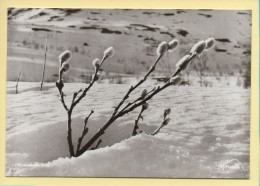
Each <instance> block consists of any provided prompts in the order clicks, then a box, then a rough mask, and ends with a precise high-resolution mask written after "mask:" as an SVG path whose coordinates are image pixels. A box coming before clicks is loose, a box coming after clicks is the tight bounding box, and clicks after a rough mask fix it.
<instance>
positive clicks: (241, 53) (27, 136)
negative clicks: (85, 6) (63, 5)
mask: <svg viewBox="0 0 260 186" xmlns="http://www.w3.org/2000/svg"><path fill="white" fill-rule="evenodd" d="M8 15H9V22H8V76H7V79H8V82H7V124H6V176H65V177H164V178H249V168H250V166H249V165H250V164H249V155H250V153H249V147H250V140H249V139H250V88H249V89H245V88H244V86H243V83H244V79H245V74H246V68H245V67H246V65H247V63H250V61H248V59H249V60H250V51H249V49H250V48H248V47H250V39H251V37H250V32H251V31H250V30H251V26H250V24H251V17H250V16H251V12H250V11H217V10H207V11H205V10H99V9H92V10H80V9H74V10H68V9H9V14H8ZM191 17H192V19H191ZM202 28H203V29H202ZM220 28H222V29H220ZM46 36H47V37H48V43H47V45H48V53H47V71H46V79H45V81H49V82H48V83H47V82H46V83H44V90H43V91H39V89H40V87H39V86H40V83H39V82H38V81H40V77H41V69H42V62H43V53H44V45H45V37H46ZM208 37H215V38H217V39H218V40H216V45H215V48H214V49H213V50H212V51H209V52H208V53H207V54H205V55H207V57H208V59H209V60H208V64H209V68H210V70H209V71H208V72H207V74H206V75H205V77H204V84H203V87H200V83H199V78H198V77H197V76H196V73H195V72H194V71H193V70H191V72H190V75H189V77H188V76H187V74H183V79H184V80H185V81H189V84H190V86H171V87H169V88H168V89H166V90H165V91H163V92H161V93H160V94H159V95H157V96H155V97H154V98H153V99H152V100H151V101H150V102H149V103H150V107H149V109H148V110H147V111H146V112H144V120H143V121H141V122H140V125H139V126H140V130H142V131H143V132H142V133H141V134H139V135H137V136H134V137H131V133H132V130H133V126H134V120H135V119H136V117H137V115H138V110H136V111H133V112H132V113H131V114H129V115H126V116H125V117H123V118H122V119H120V120H118V121H116V122H115V123H114V124H113V125H112V126H111V128H109V129H108V130H107V132H106V133H105V135H104V136H103V137H102V141H103V142H102V143H101V145H100V148H99V149H97V150H94V151H88V152H86V153H84V154H83V155H82V156H80V157H78V158H68V157H69V152H68V145H67V140H66V131H67V127H66V118H67V116H66V113H65V111H64V109H63V108H62V105H61V103H60V101H59V94H58V90H57V88H56V87H55V83H54V81H55V80H56V79H57V73H58V63H57V56H58V55H59V53H60V52H61V51H63V50H64V49H70V50H71V51H72V52H73V58H72V59H73V60H72V65H73V69H72V70H71V71H70V72H69V73H68V74H67V75H66V77H65V81H66V84H65V88H64V91H65V92H66V95H67V96H66V98H65V99H66V102H68V103H69V102H70V101H71V99H72V94H73V92H74V91H76V90H78V89H79V88H82V87H84V86H86V85H85V84H84V83H81V82H85V81H86V78H88V77H89V76H91V74H92V73H93V67H92V64H91V62H88V60H89V61H92V60H93V59H94V58H96V57H100V55H101V54H102V51H103V49H105V48H106V47H108V46H114V48H115V50H116V53H115V56H114V57H113V58H111V59H109V61H107V62H106V64H105V66H104V69H103V70H104V73H103V79H102V80H101V81H100V82H99V83H97V84H95V85H94V86H93V88H92V89H91V90H90V92H89V93H88V94H87V96H86V98H84V99H83V101H82V102H81V103H80V104H79V105H78V106H77V107H76V108H75V111H74V114H73V125H72V127H73V140H74V143H76V142H77V138H78V137H79V136H80V135H81V130H82V128H83V126H84V122H83V121H84V118H85V117H86V116H87V115H88V113H89V112H90V110H94V111H95V113H94V114H93V116H92V117H91V118H90V121H89V123H88V125H89V128H90V131H89V133H88V135H87V136H86V139H85V141H87V139H88V138H90V137H91V136H93V135H94V134H95V131H97V130H98V129H99V128H100V127H101V126H102V125H103V124H104V121H106V120H107V119H108V118H109V116H110V114H111V113H112V111H113V106H115V105H116V104H117V103H118V102H119V101H120V100H121V98H122V96H123V95H124V93H125V92H126V91H127V90H128V89H129V87H130V85H132V84H134V83H135V82H137V81H138V80H139V79H140V77H141V76H142V74H143V72H145V71H147V68H149V67H150V65H151V64H152V62H153V60H154V59H155V56H154V55H155V50H156V44H157V43H158V42H159V41H163V40H166V41H169V40H170V39H172V38H177V39H178V40H179V41H180V46H179V48H178V49H177V50H176V51H175V52H174V53H173V54H167V56H165V58H163V60H162V64H161V65H160V66H159V67H158V69H157V72H156V76H161V75H162V74H164V75H165V74H168V73H170V72H171V71H174V68H175V64H176V62H177V61H178V60H177V59H179V58H180V57H181V56H183V55H184V54H185V53H183V50H184V49H185V50H189V48H190V47H191V46H192V44H194V43H195V42H196V41H198V39H206V38H208ZM82 38H84V39H82ZM119 41H120V42H119ZM183 47H184V48H183ZM248 52H249V53H248ZM203 55H204V54H203ZM196 60H198V59H196ZM168 61H170V63H169V64H168ZM197 62H198V61H197ZM22 64H23V65H24V71H23V73H22V75H21V82H20V83H19V93H18V94H15V85H16V83H15V82H14V81H15V80H16V78H17V74H18V72H19V70H20V68H21V66H22ZM166 65H169V66H167V68H166V69H164V68H160V67H163V66H166ZM167 69H170V70H167ZM160 84H161V83H160V82H157V81H156V80H154V79H152V78H150V79H148V80H147V82H145V83H144V84H143V85H142V86H141V87H139V88H138V90H136V91H135V92H134V96H138V95H139V94H140V92H141V91H142V90H143V89H144V88H147V89H151V88H153V87H154V85H160ZM206 85H207V87H206ZM115 90H116V91H115ZM166 108H171V110H172V112H171V114H170V118H171V121H170V123H169V124H168V125H167V126H165V127H164V128H163V129H162V130H161V132H160V133H158V134H157V135H155V136H150V135H149V134H150V133H151V132H153V131H154V130H155V129H156V128H157V127H158V126H159V125H160V123H161V120H162V117H163V116H162V115H163V110H164V109H166Z"/></svg>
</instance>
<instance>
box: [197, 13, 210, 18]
mask: <svg viewBox="0 0 260 186" xmlns="http://www.w3.org/2000/svg"><path fill="white" fill-rule="evenodd" d="M198 15H200V16H204V17H207V18H210V17H212V15H210V14H202V13H199V14H198Z"/></svg>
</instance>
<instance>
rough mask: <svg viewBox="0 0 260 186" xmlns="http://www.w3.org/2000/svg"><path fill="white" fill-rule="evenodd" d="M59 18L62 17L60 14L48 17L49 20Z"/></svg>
mask: <svg viewBox="0 0 260 186" xmlns="http://www.w3.org/2000/svg"><path fill="white" fill-rule="evenodd" d="M58 18H60V16H51V17H50V18H49V19H48V21H52V20H54V19H58Z"/></svg>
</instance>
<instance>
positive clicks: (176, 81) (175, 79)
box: [170, 76, 182, 85]
mask: <svg viewBox="0 0 260 186" xmlns="http://www.w3.org/2000/svg"><path fill="white" fill-rule="evenodd" d="M181 81H182V79H181V77H180V76H175V77H172V78H171V79H170V83H171V85H179V84H180V82H181Z"/></svg>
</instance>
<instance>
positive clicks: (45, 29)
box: [32, 28, 52, 32]
mask: <svg viewBox="0 0 260 186" xmlns="http://www.w3.org/2000/svg"><path fill="white" fill-rule="evenodd" d="M32 30H33V31H36V32H37V31H44V32H52V30H50V29H47V28H32Z"/></svg>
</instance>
